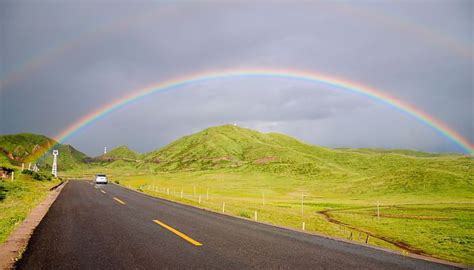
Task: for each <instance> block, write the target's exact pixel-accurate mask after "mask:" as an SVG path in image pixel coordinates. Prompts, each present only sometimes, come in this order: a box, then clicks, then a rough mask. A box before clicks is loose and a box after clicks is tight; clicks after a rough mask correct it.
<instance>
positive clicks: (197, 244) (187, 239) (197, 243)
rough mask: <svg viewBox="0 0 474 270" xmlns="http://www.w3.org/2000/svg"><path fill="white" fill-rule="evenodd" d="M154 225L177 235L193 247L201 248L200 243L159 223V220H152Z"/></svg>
mask: <svg viewBox="0 0 474 270" xmlns="http://www.w3.org/2000/svg"><path fill="white" fill-rule="evenodd" d="M153 221H154V222H155V223H156V224H158V225H160V226H161V227H163V228H165V229H167V230H169V231H171V232H172V233H174V234H176V235H178V236H179V237H181V238H183V239H184V240H186V241H188V242H189V243H191V244H193V245H195V246H202V244H201V243H199V242H198V241H196V240H194V239H192V238H191V237H189V236H187V235H186V234H184V233H182V232H180V231H178V230H176V229H174V228H172V227H170V226H168V225H166V224H165V223H163V222H161V221H159V220H156V219H155V220H153Z"/></svg>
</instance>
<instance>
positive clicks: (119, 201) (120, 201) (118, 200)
mask: <svg viewBox="0 0 474 270" xmlns="http://www.w3.org/2000/svg"><path fill="white" fill-rule="evenodd" d="M114 200H116V201H117V202H118V203H121V204H125V202H124V201H122V200H120V199H118V198H115V197H114Z"/></svg>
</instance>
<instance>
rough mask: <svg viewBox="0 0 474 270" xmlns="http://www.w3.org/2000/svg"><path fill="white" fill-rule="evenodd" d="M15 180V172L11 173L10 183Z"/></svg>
mask: <svg viewBox="0 0 474 270" xmlns="http://www.w3.org/2000/svg"><path fill="white" fill-rule="evenodd" d="M13 180H15V172H12V181H13Z"/></svg>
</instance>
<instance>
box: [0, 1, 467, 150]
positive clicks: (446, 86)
mask: <svg viewBox="0 0 474 270" xmlns="http://www.w3.org/2000/svg"><path fill="white" fill-rule="evenodd" d="M252 2H254V1H230V2H228V1H226V2H225V3H223V1H207V2H199V1H177V2H174V1H166V2H159V1H131V0H130V1H122V2H118V1H98V2H95V1H90V0H88V1H18V0H15V1H6V0H1V1H0V27H1V30H0V31H1V32H0V46H1V47H0V57H1V58H0V65H1V66H0V68H1V69H0V78H1V80H2V85H1V93H0V133H1V134H11V133H17V132H32V133H39V134H44V135H47V136H51V137H53V136H55V135H57V134H58V133H59V132H60V131H61V130H63V129H64V128H66V127H67V126H69V125H70V124H71V123H73V122H75V121H76V120H77V119H79V118H81V117H82V116H83V115H85V114H87V113H89V112H90V111H92V110H95V109H97V108H100V107H102V106H104V105H105V104H107V103H108V102H110V101H112V100H113V99H115V98H118V97H120V96H123V95H126V94H127V93H130V92H131V91H132V90H134V89H137V88H140V87H143V86H147V85H150V84H153V83H158V82H160V81H163V80H167V79H171V78H175V77H182V76H184V75H186V74H192V73H196V72H201V71H206V70H222V69H232V68H245V67H248V68H252V67H270V68H274V69H299V70H304V71H307V72H311V71H313V72H318V73H324V74H329V75H331V76H334V77H338V78H342V79H344V80H347V81H353V82H357V83H359V84H364V85H369V86H371V87H372V88H375V89H379V90H380V91H383V92H384V93H387V94H390V95H393V96H396V97H398V98H399V99H401V100H403V101H406V102H408V103H410V104H412V105H414V106H415V107H417V108H419V109H420V110H422V111H425V112H426V113H428V114H429V115H431V116H433V117H436V118H438V119H440V120H442V121H443V122H445V123H446V124H447V125H448V126H449V127H450V128H452V129H454V130H456V131H457V132H459V133H460V134H461V135H462V136H464V137H465V138H467V139H468V140H470V141H471V143H472V142H474V110H473V108H474V99H473V92H474V89H473V74H474V73H473V60H474V58H473V35H474V34H473V29H474V25H473V21H474V20H473V16H474V15H473V14H474V6H473V2H472V1H401V2H396V1H395V2H394V1H368V2H362V1H357V4H355V2H356V1H347V2H343V1H337V2H335V3H332V2H329V1H327V2H326V1H322V2H317V1H304V2H303V1H301V2H298V1H279V2H270V1H259V4H254V3H252ZM225 123H237V124H238V125H240V126H243V127H249V128H253V129H257V130H259V131H263V132H281V133H285V134H289V135H291V136H294V137H296V138H298V139H301V140H303V141H305V142H308V143H311V144H317V145H322V146H328V147H386V148H409V149H418V150H425V151H434V152H438V151H440V152H445V151H453V152H460V151H461V150H462V149H460V148H459V147H458V146H456V145H455V144H453V143H452V142H451V141H449V140H447V139H446V138H445V137H442V136H440V134H439V133H437V132H435V131H433V130H432V129H430V128H429V127H427V126H426V125H423V124H420V123H419V122H417V121H416V120H414V119H413V118H411V117H409V116H407V115H406V114H403V113H401V112H400V111H397V110H394V109H393V108H390V107H387V106H386V105H383V104H381V103H378V102H375V101H373V100H369V99H367V98H364V97H361V96H357V95H354V94H351V93H347V92H341V91H338V90H337V89H331V88H328V87H327V86H324V85H321V84H314V83H308V82H298V81H286V80H281V79H271V78H252V79H236V80H220V81H219V80H216V81H211V82H207V83H200V84H196V85H190V86H187V87H184V88H182V89H178V90H175V91H171V92H167V93H162V94H157V95H153V96H151V97H148V98H146V99H143V100H140V101H139V102H136V103H134V104H132V105H130V106H127V107H125V108H122V109H121V110H119V111H117V112H115V113H113V114H110V115H108V116H107V117H105V118H103V119H101V120H100V121H97V122H95V123H94V124H93V125H90V126H88V127H87V128H84V129H83V130H81V131H80V132H79V133H77V134H76V135H75V136H73V137H71V138H70V139H68V140H67V141H66V142H65V143H68V144H72V145H74V146H75V147H76V148H78V149H79V150H81V151H84V152H85V153H87V154H89V155H97V154H99V153H100V152H101V151H102V149H103V147H104V146H107V147H108V148H109V149H111V148H113V147H115V146H118V145H128V146H130V147H131V148H132V149H135V150H137V151H140V152H146V151H151V150H154V149H156V148H159V147H162V146H164V145H166V144H168V143H169V142H171V141H172V140H175V139H177V138H179V137H180V136H183V135H186V134H190V133H193V132H197V131H199V130H201V129H204V128H206V127H209V126H214V125H220V124H225Z"/></svg>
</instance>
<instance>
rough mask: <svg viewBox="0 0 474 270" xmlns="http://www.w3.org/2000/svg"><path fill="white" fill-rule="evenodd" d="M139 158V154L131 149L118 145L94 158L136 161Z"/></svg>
mask: <svg viewBox="0 0 474 270" xmlns="http://www.w3.org/2000/svg"><path fill="white" fill-rule="evenodd" d="M140 158H141V156H140V154H139V153H137V152H135V151H133V150H131V149H130V148H128V147H127V146H124V145H123V146H119V147H117V148H114V149H112V150H111V151H109V152H107V153H106V154H103V155H100V156H98V157H96V158H94V160H98V161H116V160H126V161H136V160H139V159H140Z"/></svg>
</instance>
